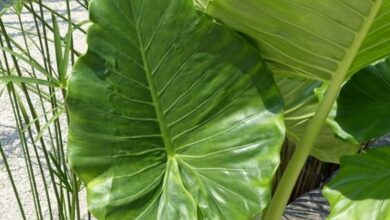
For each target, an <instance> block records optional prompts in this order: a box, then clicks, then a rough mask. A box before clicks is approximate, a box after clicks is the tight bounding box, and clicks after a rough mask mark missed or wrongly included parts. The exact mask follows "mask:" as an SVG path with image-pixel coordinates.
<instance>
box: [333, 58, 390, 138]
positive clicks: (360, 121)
mask: <svg viewBox="0 0 390 220" xmlns="http://www.w3.org/2000/svg"><path fill="white" fill-rule="evenodd" d="M335 119H336V121H337V122H338V124H339V125H340V126H341V127H342V128H343V129H344V130H345V131H347V132H348V133H349V134H351V135H352V136H354V137H355V138H356V139H357V140H358V141H359V142H364V141H368V140H370V139H372V138H378V137H381V136H383V135H385V134H387V133H389V132H390V126H389V125H390V60H389V59H388V60H386V61H383V62H380V63H378V64H376V65H374V66H369V67H366V68H364V69H362V70H360V71H359V72H358V73H356V74H355V75H354V76H353V77H352V78H351V79H350V80H349V81H348V82H347V83H346V84H345V86H344V87H343V88H342V90H341V92H340V95H339V98H338V100H337V114H336V118H335Z"/></svg>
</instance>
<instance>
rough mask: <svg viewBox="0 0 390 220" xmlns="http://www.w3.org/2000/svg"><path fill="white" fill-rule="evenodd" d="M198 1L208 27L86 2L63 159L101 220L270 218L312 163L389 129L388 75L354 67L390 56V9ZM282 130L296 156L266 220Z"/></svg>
mask: <svg viewBox="0 0 390 220" xmlns="http://www.w3.org/2000/svg"><path fill="white" fill-rule="evenodd" d="M194 3H195V7H196V8H197V9H200V10H201V11H203V12H205V13H207V14H208V16H207V15H204V14H203V13H201V12H197V11H196V10H195V7H194V5H193V3H192V1H191V0H115V1H112V0H92V1H91V4H90V19H91V21H92V22H93V25H92V27H91V28H90V30H89V32H88V46H89V49H88V52H87V54H86V55H84V56H83V57H82V58H80V60H79V61H78V62H77V64H76V66H75V67H74V73H73V74H72V76H71V78H70V80H69V82H68V98H67V104H68V108H69V113H70V120H71V123H70V132H69V159H70V163H71V165H72V167H73V169H74V170H75V171H76V172H77V173H78V175H79V176H80V177H81V179H82V180H83V181H84V182H85V183H86V186H87V191H88V202H89V208H90V210H91V212H92V213H93V214H94V215H95V216H97V217H98V218H99V219H251V218H253V217H254V216H255V215H259V216H264V218H265V219H267V220H268V219H269V220H279V219H280V216H281V215H282V212H283V209H284V206H285V205H286V203H287V200H288V198H289V196H290V193H291V190H292V188H293V186H294V183H295V181H296V179H297V177H298V175H299V172H300V170H301V168H302V166H303V164H304V163H305V160H306V158H307V157H308V156H309V154H310V153H311V154H313V155H314V156H316V157H317V158H320V159H322V160H325V161H331V162H338V161H339V158H340V157H341V156H343V155H348V154H354V153H356V152H357V151H358V149H359V142H363V141H366V140H368V139H370V138H374V137H377V136H378V135H382V134H384V133H385V132H386V131H387V128H388V127H390V126H389V125H388V124H387V123H385V124H384V125H383V126H378V125H379V124H380V119H378V118H379V117H386V116H388V111H386V109H387V106H388V103H389V100H388V97H389V96H388V95H389V81H388V80H389V77H388V74H387V73H388V69H389V67H388V64H387V63H382V64H378V66H375V67H367V68H366V69H363V70H361V69H362V68H364V67H366V66H368V65H370V64H371V63H373V62H374V61H378V60H380V59H383V58H385V57H387V56H389V55H390V44H389V43H388V42H390V25H388V24H389V21H390V13H388V11H389V10H390V0H375V1H374V0H354V1H349V0H348V1H342V0H328V1H312V0H281V1H269V0H194ZM209 16H210V17H213V18H214V19H216V20H217V21H218V22H213V20H212V19H210V17H209ZM217 23H218V24H217ZM221 23H222V24H223V25H220V24H221ZM226 27H227V28H229V29H227V28H226ZM231 28H232V29H234V30H236V31H239V32H242V33H244V34H246V35H247V36H246V37H243V36H242V35H240V34H237V33H235V32H233V31H231V30H230V29H231ZM247 37H250V38H252V39H251V40H253V41H254V42H255V44H256V46H257V48H254V47H253V42H250V41H249V40H248V39H247ZM262 58H263V59H264V60H265V61H266V63H265V62H263V61H262ZM268 67H269V68H268ZM270 69H272V72H273V73H274V74H275V75H274V77H275V79H276V81H277V83H275V82H274V79H273V76H272V72H271V71H270ZM359 70H361V71H360V73H359V74H357V75H356V76H353V74H354V73H356V72H357V71H359ZM367 74H371V75H370V76H369V77H368V78H367V77H365V76H364V75H367ZM286 75H287V76H289V77H293V78H286V77H285V76H286ZM351 77H352V79H351V80H350V81H348V80H349V79H350V78H351ZM347 81H348V82H347ZM370 83H371V84H370ZM344 84H345V86H344V89H343V91H342V92H341V94H340V98H339V99H338V101H337V102H336V99H337V97H338V95H339V92H340V90H341V88H342V86H343V85H344ZM376 85H380V86H376ZM277 86H279V89H280V91H281V93H282V95H280V94H279V91H278V89H277ZM365 86H367V88H368V89H367V91H366V90H364V89H362V87H365ZM351 93H353V94H354V95H356V96H358V97H357V98H356V97H352V96H351ZM282 99H284V103H285V106H284V110H285V112H284V113H285V114H284V115H285V122H286V126H287V128H285V125H284V123H283V110H282V109H283V106H282V104H281V103H282ZM357 100H358V101H357ZM362 106H366V107H365V108H363V107H362ZM367 109H369V110H370V111H372V114H368V113H367ZM360 115H369V116H368V117H367V118H368V120H369V122H370V123H369V125H370V129H369V131H367V130H364V127H362V126H361V125H359V124H357V123H355V121H356V120H359V119H357V118H358V117H359V116H360ZM385 122H386V121H385ZM285 130H286V131H287V137H288V138H289V139H290V141H292V142H295V143H296V144H297V148H296V151H295V153H294V155H293V157H292V159H291V161H290V163H289V165H288V167H287V169H286V171H285V173H284V175H283V178H282V180H281V182H280V184H279V186H278V188H277V190H276V193H275V195H274V197H273V199H272V202H271V203H270V205H269V207H268V208H267V212H266V213H263V211H264V209H265V208H266V206H267V205H268V202H269V199H270V197H271V189H270V184H271V180H272V177H273V174H274V171H275V170H276V168H277V166H278V163H279V150H280V146H281V144H282V142H283V139H284V137H285V136H284V131H285ZM329 145H331V146H329ZM313 147H314V148H313ZM367 155H371V154H370V153H367ZM353 157H355V156H350V158H353ZM357 157H360V156H357ZM362 157H363V158H365V157H368V156H362ZM343 161H344V160H343ZM381 161H382V162H383V161H385V160H381ZM348 163H349V162H347V164H348ZM378 163H379V162H378ZM357 165H358V164H356V163H355V164H352V165H351V166H357ZM373 167H375V166H372V167H368V168H367V170H370V169H372V168H373ZM378 172H380V171H379V170H378ZM343 173H344V172H343V171H341V176H345V175H346V174H343ZM348 175H349V174H348ZM351 175H352V174H351ZM368 176H369V174H368ZM351 178H352V179H353V178H354V177H351ZM339 179H342V177H340V178H339ZM337 181H338V180H337V179H336V180H335V183H331V184H330V186H329V187H330V188H332V189H335V190H337V187H335V186H337V184H338V183H337ZM362 186H364V185H362ZM347 188H348V187H347ZM349 189H350V188H348V190H349ZM348 190H347V191H346V192H347V193H348V194H349V193H350V192H351V191H350V190H349V191H348ZM332 193H333V194H334V195H336V194H337V193H335V192H332ZM385 196H386V195H385ZM352 197H353V196H352ZM376 199H378V198H376ZM382 199H383V198H382ZM341 200H343V199H342V198H341ZM335 201H336V200H334V199H333V200H332V203H335ZM338 201H339V200H338ZM343 201H344V200H343ZM343 201H341V202H343ZM351 201H353V198H352V199H351ZM351 201H348V203H349V202H351ZM373 204H376V203H373ZM367 206H369V205H367ZM332 213H334V211H332Z"/></svg>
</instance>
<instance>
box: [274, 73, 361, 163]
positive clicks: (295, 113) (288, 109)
mask: <svg viewBox="0 0 390 220" xmlns="http://www.w3.org/2000/svg"><path fill="white" fill-rule="evenodd" d="M276 81H277V85H278V87H279V88H280V90H281V93H282V95H283V98H284V101H285V124H286V135H287V137H288V139H289V140H290V141H292V142H293V143H295V144H297V143H298V142H299V141H300V140H301V139H302V137H303V135H304V133H305V132H306V127H307V124H308V122H309V120H310V119H311V118H312V117H313V115H314V114H315V110H316V109H317V107H318V104H319V97H317V95H316V94H315V90H318V89H320V88H319V87H320V85H321V83H320V82H318V81H313V80H310V79H299V78H287V77H283V76H278V75H277V77H276ZM334 115H335V109H334V111H332V113H331V114H330V116H329V117H328V119H327V122H326V124H325V125H323V127H322V129H321V132H320V134H319V135H318V137H317V139H316V142H315V144H314V147H313V149H312V152H311V155H312V156H314V157H316V158H317V159H319V160H321V161H326V162H331V163H339V162H340V158H341V157H342V156H345V155H352V154H355V153H356V152H357V151H358V150H359V149H360V145H359V144H357V143H356V141H355V140H351V139H350V138H349V137H345V135H344V136H338V135H336V132H335V131H334V130H333V129H332V128H336V127H337V126H338V125H337V123H336V122H335V121H334V120H333V117H334ZM331 125H332V126H331ZM336 131H337V134H340V133H342V132H344V131H343V130H342V129H337V130H336ZM344 133H345V132H344Z"/></svg>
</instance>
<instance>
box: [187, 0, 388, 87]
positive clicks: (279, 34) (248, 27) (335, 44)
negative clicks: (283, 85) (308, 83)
mask: <svg viewBox="0 0 390 220" xmlns="http://www.w3.org/2000/svg"><path fill="white" fill-rule="evenodd" d="M194 2H195V4H196V5H197V7H198V8H199V9H201V10H203V11H205V12H206V13H207V14H209V15H211V16H213V17H215V18H216V19H218V20H219V21H221V22H222V23H224V24H225V25H227V26H229V27H231V28H234V29H235V30H238V31H241V32H243V33H245V34H247V35H249V36H250V37H252V38H254V39H255V40H256V41H257V42H258V44H259V48H260V50H261V51H262V54H263V56H262V57H263V58H265V59H266V60H268V61H269V63H270V64H272V66H273V67H274V68H275V69H277V70H283V71H289V72H290V73H291V74H293V75H295V76H304V77H308V78H312V79H315V80H320V81H324V82H327V81H329V80H331V79H333V78H335V77H336V76H338V77H344V76H345V75H346V73H349V75H351V74H352V73H355V72H357V71H358V70H360V69H362V68H363V67H365V66H367V65H369V64H371V63H372V62H374V61H377V60H379V59H382V58H384V57H387V56H388V55H389V54H390V44H389V41H390V34H389V33H390V25H388V21H389V19H390V13H388V12H389V10H390V1H389V0H375V1H374V0H359V1H353V0H349V1H346V0H326V1H312V0H279V1H269V0H194ZM347 78H349V77H348V75H347Z"/></svg>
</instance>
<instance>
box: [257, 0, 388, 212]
mask: <svg viewBox="0 0 390 220" xmlns="http://www.w3.org/2000/svg"><path fill="white" fill-rule="evenodd" d="M382 3H383V0H377V1H376V2H374V3H373V5H372V7H371V11H370V13H369V15H368V16H367V17H366V19H365V21H364V23H363V25H362V27H361V29H360V31H359V32H358V33H356V37H355V39H354V41H353V43H352V45H351V47H350V48H349V49H348V50H347V51H346V53H345V56H344V58H343V60H342V61H341V62H340V64H339V67H338V68H337V70H336V71H335V72H334V74H333V77H332V79H331V81H330V82H329V87H328V89H327V91H326V93H325V96H324V99H323V100H322V101H321V102H320V104H319V106H318V108H317V111H316V113H315V115H314V117H313V118H312V119H311V121H310V123H309V124H308V126H307V128H306V132H305V135H304V136H303V138H302V140H301V141H300V142H299V143H298V144H297V147H296V150H295V152H294V154H293V156H292V158H291V160H290V162H289V163H288V165H287V168H286V170H285V171H284V174H283V176H282V179H281V180H280V183H279V185H278V187H277V189H276V191H275V194H274V197H273V199H272V200H271V203H270V205H269V207H268V209H267V212H266V214H265V216H264V219H266V220H280V219H281V217H282V215H283V211H284V208H285V207H286V205H287V202H288V199H289V198H290V195H291V193H292V191H293V189H294V186H295V183H296V181H297V179H298V177H299V174H300V172H301V170H302V168H303V166H304V164H305V162H306V159H307V158H308V157H309V155H310V152H311V150H312V148H313V145H314V142H315V140H316V138H317V136H318V134H319V133H320V131H321V128H322V126H323V125H324V122H325V120H326V118H327V117H328V115H329V113H330V111H331V109H332V107H333V105H334V103H335V101H336V99H337V96H338V94H339V92H340V89H341V86H342V84H343V83H344V80H345V78H346V76H347V74H348V73H349V69H350V67H351V65H352V62H353V60H354V58H355V57H356V55H357V53H358V52H359V49H360V46H361V45H362V43H363V41H364V38H365V36H366V35H367V33H368V31H369V29H370V27H371V25H372V23H373V22H374V20H375V17H376V15H377V13H378V11H379V9H380V7H381V6H382Z"/></svg>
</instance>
